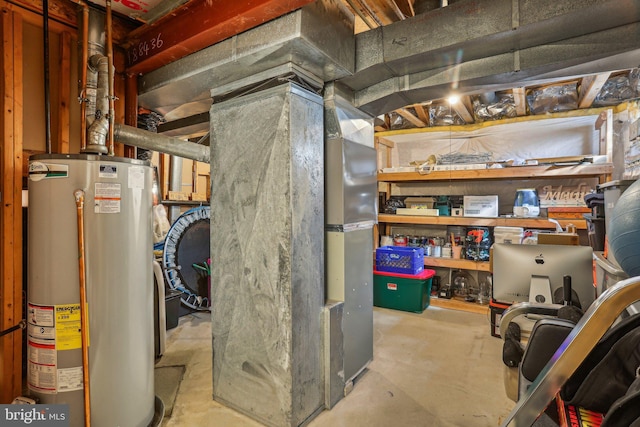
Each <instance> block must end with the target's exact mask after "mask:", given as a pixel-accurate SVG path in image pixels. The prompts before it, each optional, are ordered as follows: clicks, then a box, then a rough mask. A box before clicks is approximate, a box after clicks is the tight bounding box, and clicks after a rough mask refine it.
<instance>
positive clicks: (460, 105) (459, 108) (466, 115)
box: [451, 96, 475, 123]
mask: <svg viewBox="0 0 640 427" xmlns="http://www.w3.org/2000/svg"><path fill="white" fill-rule="evenodd" d="M464 98H466V99H460V100H459V101H458V102H453V103H451V108H452V109H453V110H454V111H455V112H456V113H458V115H459V116H460V118H461V119H462V120H464V122H465V123H473V122H475V120H474V119H473V115H472V114H471V112H470V111H471V109H470V108H469V107H468V106H467V104H468V103H470V101H469V97H468V96H465V97H464Z"/></svg>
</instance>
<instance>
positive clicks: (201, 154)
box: [114, 123, 210, 163]
mask: <svg viewBox="0 0 640 427" xmlns="http://www.w3.org/2000/svg"><path fill="white" fill-rule="evenodd" d="M114 127H115V132H114V137H115V140H116V141H118V142H120V143H123V144H126V145H131V146H134V147H140V148H146V149H147V150H153V151H159V152H161V153H167V154H172V155H174V156H180V157H184V158H185V159H191V160H196V161H198V162H203V163H209V161H210V158H209V156H210V154H209V152H210V150H209V147H207V146H206V145H199V144H196V143H195V142H189V141H183V140H182V139H179V138H173V137H170V136H166V135H162V134H157V133H154V132H149V131H148V130H144V129H138V128H134V127H133V126H127V125H123V124H120V123H116V125H115V126H114Z"/></svg>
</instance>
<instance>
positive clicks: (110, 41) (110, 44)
mask: <svg viewBox="0 0 640 427" xmlns="http://www.w3.org/2000/svg"><path fill="white" fill-rule="evenodd" d="M106 7H107V21H106V26H107V59H108V64H109V72H108V75H109V84H108V87H109V114H108V118H109V135H108V138H107V142H108V145H109V155H110V156H113V155H114V154H115V153H114V150H113V139H114V135H113V134H114V130H113V126H114V124H115V108H114V102H115V99H116V97H115V92H114V88H113V86H114V75H113V74H114V72H113V71H114V69H113V36H112V31H111V27H112V24H111V0H107V1H106Z"/></svg>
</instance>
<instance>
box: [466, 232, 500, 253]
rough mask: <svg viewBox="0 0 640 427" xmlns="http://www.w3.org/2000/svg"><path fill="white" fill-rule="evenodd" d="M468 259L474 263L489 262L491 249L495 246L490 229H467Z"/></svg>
mask: <svg viewBox="0 0 640 427" xmlns="http://www.w3.org/2000/svg"><path fill="white" fill-rule="evenodd" d="M466 241H467V242H466V245H465V247H466V250H465V252H466V258H467V259H469V260H472V261H489V249H490V248H491V245H492V244H493V239H492V238H491V229H490V228H489V227H467V239H466Z"/></svg>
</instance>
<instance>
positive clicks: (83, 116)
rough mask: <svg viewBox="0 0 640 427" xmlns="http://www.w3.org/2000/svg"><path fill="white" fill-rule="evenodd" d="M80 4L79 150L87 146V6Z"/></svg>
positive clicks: (83, 3)
mask: <svg viewBox="0 0 640 427" xmlns="http://www.w3.org/2000/svg"><path fill="white" fill-rule="evenodd" d="M78 4H80V5H81V6H82V63H81V64H82V65H81V69H82V74H81V77H80V88H81V91H80V152H84V150H85V149H86V148H87V100H86V99H85V97H86V94H87V63H88V62H89V6H88V5H87V4H86V3H85V2H79V3H78Z"/></svg>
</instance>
